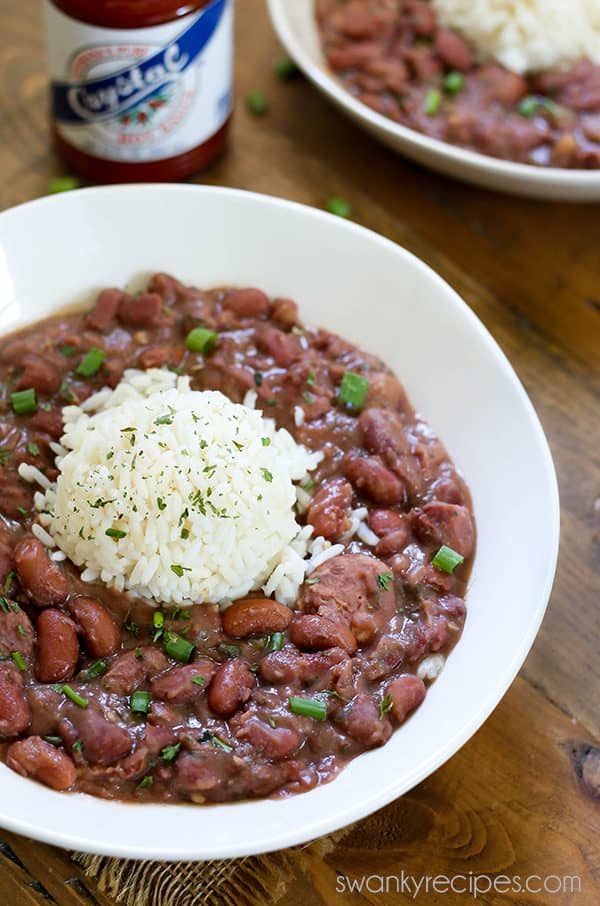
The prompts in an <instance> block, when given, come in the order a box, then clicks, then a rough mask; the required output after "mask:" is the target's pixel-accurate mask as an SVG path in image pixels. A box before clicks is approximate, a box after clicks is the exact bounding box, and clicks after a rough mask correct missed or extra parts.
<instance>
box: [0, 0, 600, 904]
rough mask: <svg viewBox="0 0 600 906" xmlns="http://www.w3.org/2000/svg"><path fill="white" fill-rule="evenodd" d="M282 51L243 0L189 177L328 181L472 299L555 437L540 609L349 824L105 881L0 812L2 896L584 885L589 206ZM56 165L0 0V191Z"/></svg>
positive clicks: (23, 900)
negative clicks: (231, 113) (474, 718)
mask: <svg viewBox="0 0 600 906" xmlns="http://www.w3.org/2000/svg"><path fill="white" fill-rule="evenodd" d="M279 56H281V49H280V48H279V47H278V44H277V40H276V38H275V36H274V34H273V31H272V29H271V26H270V24H269V22H268V18H267V14H266V10H265V4H264V2H263V0H239V2H238V4H237V53H236V62H237V77H236V81H237V98H238V105H237V111H236V115H235V118H234V122H233V129H232V136H231V144H230V148H229V151H228V153H227V154H226V155H225V156H224V157H223V158H222V159H221V160H220V161H219V162H218V163H217V164H216V165H214V166H213V167H212V168H211V169H210V170H209V171H208V172H207V173H205V174H202V175H201V176H200V177H199V179H198V181H204V182H208V183H211V184H215V185H231V186H238V187H241V188H245V189H253V190H255V191H259V192H265V193H268V194H272V195H280V196H283V197H285V198H290V199H293V200H296V201H300V202H304V203H306V204H310V205H316V206H322V205H323V204H324V203H325V202H326V200H327V199H328V198H329V197H331V196H333V195H341V196H343V197H344V198H346V199H348V200H349V201H350V202H351V204H352V207H353V217H354V219H355V220H356V221H357V222H359V223H362V224H364V225H365V226H368V227H370V228H372V229H374V230H377V231H378V232H380V233H382V234H384V235H386V236H388V237H389V238H391V239H393V240H394V241H396V242H398V243H400V244H401V245H404V246H406V247H407V248H409V249H410V250H411V251H413V252H415V253H416V254H417V255H419V256H420V257H421V258H423V259H424V260H425V261H426V262H427V263H428V264H430V265H431V266H432V267H434V268H435V269H436V270H437V271H438V272H439V273H440V274H442V276H443V277H445V278H446V279H447V280H448V281H449V282H450V283H451V284H452V285H453V286H454V287H455V288H456V289H457V290H458V292H459V293H460V294H461V295H462V296H463V297H464V298H465V299H466V300H467V302H468V303H469V305H471V307H472V308H473V310H474V311H475V312H476V313H477V315H478V316H479V317H480V318H481V319H482V321H483V322H484V324H485V325H486V326H487V327H488V328H489V329H490V331H491V332H492V334H493V335H494V337H495V338H496V339H497V341H498V342H499V343H500V345H501V347H502V348H503V349H504V351H505V352H506V354H507V355H508V357H509V359H510V360H511V362H512V363H513V365H514V367H515V369H516V371H517V373H518V375H519V376H520V378H521V380H522V381H523V383H524V385H525V387H526V389H527V391H528V392H529V394H530V396H531V398H532V400H533V402H534V405H535V406H536V408H537V410H538V413H539V415H540V418H541V420H542V423H543V425H544V427H545V430H546V432H547V435H548V438H549V441H550V444H551V447H552V451H553V454H554V457H555V462H556V466H557V470H558V477H559V483H560V490H561V499H562V544H561V553H560V560H559V569H558V574H557V578H556V583H555V588H554V592H553V595H552V601H551V605H550V608H549V611H548V615H547V617H546V619H545V621H544V624H543V626H542V629H541V632H540V634H539V637H538V639H537V641H536V643H535V646H534V648H533V650H532V652H531V654H530V656H529V658H528V659H527V662H526V664H525V666H524V667H523V670H522V671H521V674H520V676H519V678H518V679H517V680H516V682H515V683H514V685H513V686H512V688H511V689H510V691H509V692H508V693H507V695H506V696H505V698H504V700H503V701H502V703H501V704H500V705H499V707H498V708H497V709H496V711H495V712H494V714H493V715H492V716H491V717H490V719H489V720H488V721H487V723H486V724H485V725H484V726H483V727H482V729H481V730H480V731H479V732H478V733H477V734H476V736H475V737H474V738H473V739H472V740H471V741H470V742H469V743H468V744H467V745H466V746H465V747H464V748H463V749H462V750H461V751H460V752H459V753H458V754H457V755H455V756H454V758H452V759H451V760H450V761H449V762H448V763H447V764H446V765H445V766H444V767H443V768H441V769H440V770H439V771H437V772H436V773H435V774H434V775H433V776H431V777H430V778H429V779H428V780H427V781H425V782H424V783H422V784H421V785H420V786H418V787H417V788H416V789H414V790H413V791H412V792H411V793H409V794H408V795H406V796H404V797H403V798H402V799H399V800H398V801H397V802H395V803H393V804H392V805H390V806H388V807H387V808H386V809H384V810H382V811H380V812H378V813H377V814H375V815H373V816H372V817H370V818H368V819H367V820H365V821H363V822H360V823H359V824H358V825H356V826H355V827H354V828H352V829H350V830H349V831H348V832H347V833H346V834H345V835H341V836H340V837H336V838H335V839H333V840H329V841H325V842H321V843H319V844H312V845H310V846H308V847H299V848H297V849H294V850H289V851H286V852H282V853H278V854H275V855H273V856H272V857H269V860H240V862H239V863H236V864H235V865H231V864H229V865H228V866H223V869H225V868H227V869H228V871H227V872H225V870H223V871H222V872H221V873H220V875H219V877H220V878H221V880H220V881H219V883H218V884H216V883H212V882H211V881H210V879H209V878H208V876H207V875H206V874H203V873H202V870H201V868H195V867H194V866H191V867H190V866H188V867H187V869H186V871H187V872H191V874H190V877H195V878H196V881H195V883H194V884H192V885H191V886H190V885H188V887H187V888H186V889H185V892H184V891H183V889H181V890H180V892H179V894H178V895H177V888H173V886H172V884H171V886H170V887H169V888H168V889H169V892H168V893H167V892H165V893H164V894H160V893H157V890H165V891H166V890H167V888H166V887H165V888H162V887H160V888H157V887H156V886H155V885H152V884H147V885H146V886H144V885H143V884H142V883H141V882H140V883H138V884H137V886H136V887H134V884H133V880H131V881H130V882H128V881H127V878H132V877H133V875H130V874H128V872H130V868H129V867H127V866H126V867H124V869H123V873H122V875H121V874H119V880H118V882H117V883H116V884H113V885H112V887H111V884H110V883H109V880H107V875H106V872H104V873H103V872H101V871H99V870H98V867H97V866H96V867H95V868H94V867H92V870H91V871H92V873H91V875H87V874H85V873H84V870H83V868H82V867H81V866H80V865H79V864H77V863H76V862H75V861H74V859H73V858H72V857H71V855H70V854H68V853H64V852H61V851H60V850H57V849H53V848H51V847H48V846H44V845H42V844H39V843H36V842H33V841H29V840H25V839H23V838H19V837H16V836H14V835H12V834H10V833H8V832H3V831H0V903H1V904H3V906H4V904H6V906H21V904H23V906H30V904H31V906H33V904H43V903H48V902H50V903H57V904H59V906H75V904H77V906H83V904H89V903H98V904H101V906H108V904H112V903H115V902H117V901H118V902H127V903H134V902H135V903H136V904H143V906H145V904H154V903H156V904H158V906H167V904H170V903H171V902H173V903H176V904H177V906H180V904H187V903H190V904H191V903H200V902H207V903H215V904H219V903H236V904H238V903H239V904H243V903H248V904H260V903H263V902H267V901H269V900H272V901H276V900H277V899H278V898H279V901H280V902H283V903H286V904H290V906H295V904H298V906H299V904H302V906H313V904H314V906H322V904H329V903H335V904H338V903H339V904H340V906H344V904H350V903H360V904H371V903H372V904H379V903H399V904H401V903H410V902H413V901H416V902H419V903H432V904H434V903H435V904H438V903H440V904H448V906H451V904H455V903H464V902H472V901H473V902H474V900H472V899H471V897H470V895H469V894H468V893H464V894H463V893H457V892H455V893H451V892H449V893H442V892H439V893H436V892H431V891H430V892H429V893H426V892H424V891H423V889H422V888H421V892H420V893H419V894H418V895H417V896H416V899H415V897H414V894H413V893H411V892H410V891H409V890H407V889H406V887H405V889H404V891H402V890H401V889H397V888H396V882H394V881H393V878H394V877H396V878H398V877H399V876H400V875H401V872H404V873H405V876H409V875H414V876H416V877H420V876H422V875H431V876H433V875H437V874H441V875H448V876H458V875H461V874H465V875H467V874H469V873H473V874H481V875H485V876H488V877H489V878H491V879H492V880H493V878H494V877H495V876H498V875H507V876H511V877H512V876H515V875H521V876H523V877H525V876H526V875H540V876H542V877H544V876H563V875H568V876H577V877H578V878H579V879H580V882H579V885H580V890H579V891H578V892H577V891H575V892H569V891H562V892H559V893H556V894H552V893H549V892H546V893H535V892H526V891H522V892H517V891H516V890H512V891H511V892H508V891H507V892H502V891H500V892H493V891H492V892H482V893H481V894H480V895H479V898H478V901H479V902H482V903H486V904H491V906H501V904H513V906H529V904H534V903H544V904H546V903H548V904H550V903H556V904H560V906H566V904H571V903H573V904H583V906H596V904H598V903H599V902H600V711H599V708H598V705H599V701H600V658H599V652H600V621H599V619H598V605H599V600H600V595H599V591H600V575H599V574H600V462H599V449H600V429H599V414H600V407H599V396H600V255H599V245H600V243H599V240H600V228H599V221H600V212H599V209H598V207H597V206H593V205H589V206H583V205H577V206H568V205H562V204H550V203H540V202H530V201H525V200H520V199H515V198H510V197H508V196H501V195H496V194H493V193H490V192H484V191H482V190H479V189H475V188H470V187H468V186H466V185H463V184H461V183H458V182H453V181H451V180H447V179H445V178H443V177H440V176H436V175H435V174H433V173H430V172H428V171H426V170H423V169H420V168H419V167H417V166H414V165H412V164H410V163H408V162H406V161H404V160H403V159H402V158H400V157H397V156H395V155H393V154H392V153H391V152H389V151H387V150H386V149H384V148H383V147H381V146H380V145H378V144H377V143H376V142H375V141H374V140H372V139H371V138H369V137H367V136H366V135H364V134H363V133H361V132H359V131H358V130H357V129H356V128H355V127H354V126H353V125H352V124H351V123H349V122H348V121H347V120H345V119H343V118H342V117H341V115H339V114H338V113H337V112H335V111H334V110H333V109H332V108H331V107H330V106H329V105H328V104H327V103H326V101H325V100H324V99H323V98H322V97H321V96H320V95H319V94H317V93H316V91H315V90H314V89H312V88H311V87H310V86H309V85H308V84H307V83H306V82H305V81H304V80H303V79H297V80H294V81H292V82H289V83H282V82H279V81H278V80H277V79H276V78H275V77H274V76H273V74H272V65H273V62H274V60H276V59H277V58H278V57H279ZM251 89H261V90H263V91H264V92H265V93H266V95H267V97H268V100H269V110H268V113H267V114H266V115H265V116H263V117H260V118H258V117H253V116H251V115H250V114H249V113H248V112H247V110H246V109H245V106H244V104H243V98H244V95H245V94H246V92H247V91H249V90H251ZM65 172H66V171H65V169H64V167H63V165H62V164H61V161H60V160H59V159H58V158H57V157H56V156H55V154H54V152H53V150H52V148H51V146H50V142H49V137H48V118H47V111H46V79H45V72H44V59H43V45H42V27H41V12H40V7H39V5H38V3H36V2H33V0H22V2H21V3H19V4H15V3H12V2H10V0H0V207H1V208H5V207H8V206H10V205H14V204H17V203H19V202H22V201H26V200H28V199H30V198H34V197H36V196H39V195H43V194H45V192H46V190H47V185H48V180H49V179H50V178H52V177H53V176H56V175H59V174H62V173H65ZM34 252H35V250H32V253H33V255H34ZM67 255H68V251H67V250H65V256H67ZM33 264H34V258H32V266H33ZM57 264H58V263H57ZM506 493H507V494H510V488H507V489H506ZM520 553H521V554H524V555H526V552H520ZM131 870H132V871H133V868H132V869H131ZM182 870H183V869H182ZM169 871H171V872H172V871H173V870H172V869H169ZM194 872H195V874H194ZM186 876H187V875H186ZM386 876H387V881H385V877H386ZM169 877H170V878H171V881H172V880H173V876H172V875H170V876H169ZM234 878H235V879H236V880H235V881H234V880H233V879H234ZM361 878H362V879H363V885H362V888H361V889H359V888H358V887H357V888H355V889H354V890H350V889H349V886H348V884H349V880H350V879H354V880H356V881H357V882H360V879H361ZM223 879H224V880H223ZM365 879H366V880H365ZM128 884H129V886H128ZM385 884H387V892H381V890H382V889H383V888H384V887H385ZM501 886H502V885H501ZM577 886H578V885H577V884H576V885H575V887H577ZM173 889H174V890H175V895H174V894H173Z"/></svg>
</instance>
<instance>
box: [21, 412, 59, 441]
mask: <svg viewBox="0 0 600 906" xmlns="http://www.w3.org/2000/svg"><path fill="white" fill-rule="evenodd" d="M28 426H29V428H37V429H38V430H39V431H43V432H44V433H45V434H48V435H49V436H50V437H51V438H52V439H53V440H60V438H61V437H62V434H63V420H62V410H61V409H58V408H55V409H38V411H37V412H36V413H35V415H30V416H29V420H28Z"/></svg>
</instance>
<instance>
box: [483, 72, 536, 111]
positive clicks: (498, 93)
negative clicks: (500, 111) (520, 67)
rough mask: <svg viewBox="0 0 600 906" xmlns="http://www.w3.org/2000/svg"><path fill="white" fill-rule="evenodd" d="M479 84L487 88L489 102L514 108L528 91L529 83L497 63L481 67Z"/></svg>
mask: <svg viewBox="0 0 600 906" xmlns="http://www.w3.org/2000/svg"><path fill="white" fill-rule="evenodd" d="M479 82H480V84H481V85H482V86H483V87H484V88H485V96H486V99H487V100H488V101H499V102H500V103H501V104H506V106H507V107H513V106H514V105H515V104H516V103H517V102H518V101H520V100H521V98H522V97H524V96H525V95H526V94H527V91H528V87H527V82H526V81H525V79H524V78H523V77H522V76H520V75H518V74H517V73H516V72H511V71H510V70H509V69H505V68H504V66H499V65H497V64H495V63H489V64H487V65H484V66H482V67H481V69H480V70H479Z"/></svg>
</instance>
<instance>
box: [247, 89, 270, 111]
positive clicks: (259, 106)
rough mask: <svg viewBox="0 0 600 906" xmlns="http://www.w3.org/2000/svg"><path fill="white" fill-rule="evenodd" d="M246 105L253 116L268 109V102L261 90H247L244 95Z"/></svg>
mask: <svg viewBox="0 0 600 906" xmlns="http://www.w3.org/2000/svg"><path fill="white" fill-rule="evenodd" d="M246 107H247V108H248V110H249V111H250V113H253V114H254V116H263V114H265V113H266V112H267V110H268V109H269V104H268V102H267V99H266V97H265V95H264V93H263V92H262V91H249V92H248V94H247V95H246Z"/></svg>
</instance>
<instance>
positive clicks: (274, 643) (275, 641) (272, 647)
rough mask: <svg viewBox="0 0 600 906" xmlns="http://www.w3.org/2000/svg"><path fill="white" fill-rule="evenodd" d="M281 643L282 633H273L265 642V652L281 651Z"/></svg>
mask: <svg viewBox="0 0 600 906" xmlns="http://www.w3.org/2000/svg"><path fill="white" fill-rule="evenodd" d="M283 641H284V640H283V632H273V633H272V634H271V635H270V636H269V641H268V642H267V651H281V649H282V648H283Z"/></svg>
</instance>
